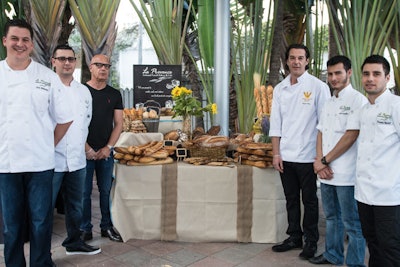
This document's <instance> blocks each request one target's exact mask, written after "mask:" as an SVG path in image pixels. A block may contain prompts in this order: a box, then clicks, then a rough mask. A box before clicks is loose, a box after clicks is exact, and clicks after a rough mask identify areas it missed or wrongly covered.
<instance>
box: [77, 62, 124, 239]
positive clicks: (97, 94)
mask: <svg viewBox="0 0 400 267" xmlns="http://www.w3.org/2000/svg"><path fill="white" fill-rule="evenodd" d="M110 67H111V64H110V60H109V58H108V57H107V56H105V55H95V56H93V58H92V60H91V62H90V66H89V69H90V73H91V79H90V80H89V81H88V82H87V83H86V84H85V85H86V86H87V87H88V88H89V91H90V93H91V94H92V99H93V102H92V103H93V113H92V120H91V122H90V125H89V135H88V138H87V141H86V146H85V151H86V163H87V165H86V181H85V189H84V193H83V220H82V223H81V230H82V239H83V240H84V241H87V240H91V239H92V238H93V234H92V228H93V225H92V224H91V217H92V213H91V211H92V207H91V206H92V202H91V194H92V187H93V174H94V172H96V180H97V187H98V188H99V192H100V211H101V221H100V228H101V236H102V237H108V238H109V239H110V240H112V241H116V242H122V238H121V236H120V235H119V234H118V233H117V232H116V231H115V230H114V228H113V225H112V222H111V214H110V205H109V200H110V191H111V184H112V173H113V168H114V159H113V147H114V144H115V143H116V142H117V140H118V138H119V136H120V134H121V131H122V111H123V105H122V96H121V93H120V92H119V91H118V90H116V89H114V88H113V87H111V86H109V85H107V80H108V77H109V73H110Z"/></svg>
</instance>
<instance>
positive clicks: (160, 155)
mask: <svg viewBox="0 0 400 267" xmlns="http://www.w3.org/2000/svg"><path fill="white" fill-rule="evenodd" d="M168 156H169V152H168V151H167V150H166V149H160V150H158V151H156V152H154V153H153V154H151V155H150V157H153V158H156V159H165V158H167V157H168Z"/></svg>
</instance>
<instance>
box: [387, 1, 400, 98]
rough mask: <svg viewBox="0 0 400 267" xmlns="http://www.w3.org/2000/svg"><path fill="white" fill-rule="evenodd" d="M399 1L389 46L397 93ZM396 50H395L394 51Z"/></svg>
mask: <svg viewBox="0 0 400 267" xmlns="http://www.w3.org/2000/svg"><path fill="white" fill-rule="evenodd" d="M396 3H397V15H396V21H395V23H394V27H393V29H392V34H391V37H392V38H391V40H390V43H389V44H388V46H387V49H388V51H389V56H390V59H391V61H392V66H393V74H394V80H395V82H396V86H395V88H393V91H394V93H395V94H396V95H400V69H399V65H400V40H399V36H398V33H399V31H400V26H399V25H400V24H399V23H400V1H396ZM393 50H395V51H393Z"/></svg>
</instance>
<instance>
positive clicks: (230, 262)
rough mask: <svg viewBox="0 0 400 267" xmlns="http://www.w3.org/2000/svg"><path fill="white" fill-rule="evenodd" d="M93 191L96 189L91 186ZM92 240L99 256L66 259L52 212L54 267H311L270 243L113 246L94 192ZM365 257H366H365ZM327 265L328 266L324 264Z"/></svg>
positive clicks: (58, 219) (60, 224)
mask: <svg viewBox="0 0 400 267" xmlns="http://www.w3.org/2000/svg"><path fill="white" fill-rule="evenodd" d="M94 188H95V189H94V190H97V189H96V188H97V187H96V186H94ZM93 199H94V203H93V214H92V216H93V220H92V223H93V225H95V228H94V229H93V230H94V231H93V240H92V241H90V242H89V244H91V245H96V246H100V247H101V249H102V253H100V254H97V255H93V256H84V255H73V256H67V255H66V254H65V249H64V248H63V247H62V246H61V243H62V241H63V240H64V238H65V236H66V232H65V226H64V216H63V215H60V214H57V213H55V215H54V229H53V240H52V249H51V251H52V255H53V261H54V262H55V263H56V265H57V266H58V267H72V266H96V267H97V266H106V267H117V266H118V267H119V266H134V267H146V266H149V267H150V266H151V267H181V266H190V267H231V266H238V267H269V266H270V267H284V266H286V267H294V266H299V267H301V266H315V265H313V264H310V263H309V262H308V261H304V260H301V259H300V258H299V257H298V254H299V253H300V252H301V250H294V251H289V252H284V253H275V252H272V250H271V247H272V245H273V244H257V243H249V244H240V243H185V242H161V241H156V240H129V241H128V242H125V243H116V242H112V241H110V240H108V239H107V238H102V237H100V229H99V226H98V225H99V218H100V214H99V213H100V211H99V205H98V204H99V203H98V201H97V200H98V193H97V191H94V192H93ZM324 225H325V219H324V217H323V212H322V211H321V212H320V222H319V228H320V235H321V236H320V240H319V242H318V252H317V255H319V253H322V252H323V250H324V239H325V229H324ZM0 249H1V254H0V267H2V266H5V264H4V258H3V245H0ZM28 253H29V244H26V245H25V255H28ZM367 257H368V256H367ZM325 266H330V265H325Z"/></svg>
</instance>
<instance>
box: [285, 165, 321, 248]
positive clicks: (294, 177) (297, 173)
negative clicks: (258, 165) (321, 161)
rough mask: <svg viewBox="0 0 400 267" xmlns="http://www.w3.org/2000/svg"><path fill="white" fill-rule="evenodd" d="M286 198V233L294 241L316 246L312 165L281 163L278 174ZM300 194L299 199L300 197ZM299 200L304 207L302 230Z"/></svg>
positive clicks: (315, 191)
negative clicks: (302, 240)
mask: <svg viewBox="0 0 400 267" xmlns="http://www.w3.org/2000/svg"><path fill="white" fill-rule="evenodd" d="M280 176H281V181H282V186H283V190H284V192H285V197H286V211H287V217H288V224H289V226H288V229H287V231H286V233H287V234H288V235H289V236H290V238H291V239H293V240H294V241H298V240H300V239H302V237H303V231H304V241H305V242H306V243H314V244H316V243H317V241H318V239H319V233H318V197H317V176H316V174H315V173H314V169H313V164H312V163H295V162H287V161H284V162H283V173H281V174H280ZM300 193H301V197H300ZM300 199H301V200H302V201H303V205H304V217H303V225H302V226H303V228H302V227H301V209H300Z"/></svg>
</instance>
